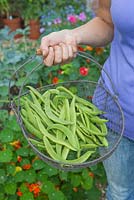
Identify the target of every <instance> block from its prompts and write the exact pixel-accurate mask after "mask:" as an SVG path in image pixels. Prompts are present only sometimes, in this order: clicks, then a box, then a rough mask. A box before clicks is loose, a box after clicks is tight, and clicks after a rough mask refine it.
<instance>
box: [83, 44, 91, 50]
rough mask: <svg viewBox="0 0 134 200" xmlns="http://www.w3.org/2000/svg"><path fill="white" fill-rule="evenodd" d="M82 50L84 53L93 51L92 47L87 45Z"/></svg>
mask: <svg viewBox="0 0 134 200" xmlns="http://www.w3.org/2000/svg"><path fill="white" fill-rule="evenodd" d="M84 50H85V51H86V50H88V51H92V50H93V47H91V46H89V45H87V46H86V47H85V48H84Z"/></svg>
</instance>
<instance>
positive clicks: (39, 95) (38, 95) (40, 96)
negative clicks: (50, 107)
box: [27, 86, 45, 103]
mask: <svg viewBox="0 0 134 200" xmlns="http://www.w3.org/2000/svg"><path fill="white" fill-rule="evenodd" d="M27 87H28V88H29V89H30V91H32V92H33V93H34V94H35V95H36V96H37V97H38V98H39V99H40V100H41V101H42V102H43V103H45V100H44V99H43V97H42V95H41V94H40V93H39V92H38V90H37V89H35V88H33V87H31V86H27Z"/></svg>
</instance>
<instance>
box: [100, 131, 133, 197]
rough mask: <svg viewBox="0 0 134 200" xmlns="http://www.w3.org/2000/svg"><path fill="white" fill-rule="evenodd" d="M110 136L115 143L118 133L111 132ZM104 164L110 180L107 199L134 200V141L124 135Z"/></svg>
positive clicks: (110, 139)
mask: <svg viewBox="0 0 134 200" xmlns="http://www.w3.org/2000/svg"><path fill="white" fill-rule="evenodd" d="M108 137H109V138H108V139H109V141H110V142H111V143H112V142H113V143H114V141H115V140H116V137H117V134H116V133H113V132H111V133H110V134H108ZM103 150H104V149H101V151H102V152H100V153H102V154H103ZM103 164H104V167H105V171H106V175H107V180H108V188H107V194H106V195H107V200H134V141H132V140H130V139H128V138H127V137H123V138H122V140H121V142H120V143H119V145H118V147H117V149H116V150H115V151H114V152H113V154H112V155H111V156H110V157H109V158H108V159H106V160H105V161H103Z"/></svg>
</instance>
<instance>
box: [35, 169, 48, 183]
mask: <svg viewBox="0 0 134 200" xmlns="http://www.w3.org/2000/svg"><path fill="white" fill-rule="evenodd" d="M47 178H48V175H47V174H46V172H44V169H42V170H40V171H39V172H38V174H37V179H38V180H39V181H41V182H43V183H44V182H45V181H46V180H47Z"/></svg>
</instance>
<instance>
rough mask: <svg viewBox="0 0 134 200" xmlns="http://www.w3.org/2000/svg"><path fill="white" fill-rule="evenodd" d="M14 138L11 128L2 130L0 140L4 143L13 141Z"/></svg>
mask: <svg viewBox="0 0 134 200" xmlns="http://www.w3.org/2000/svg"><path fill="white" fill-rule="evenodd" d="M13 139H14V133H13V132H12V131H11V130H10V129H3V130H2V131H1V132H0V141H1V142H2V143H7V142H12V141H13Z"/></svg>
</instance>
